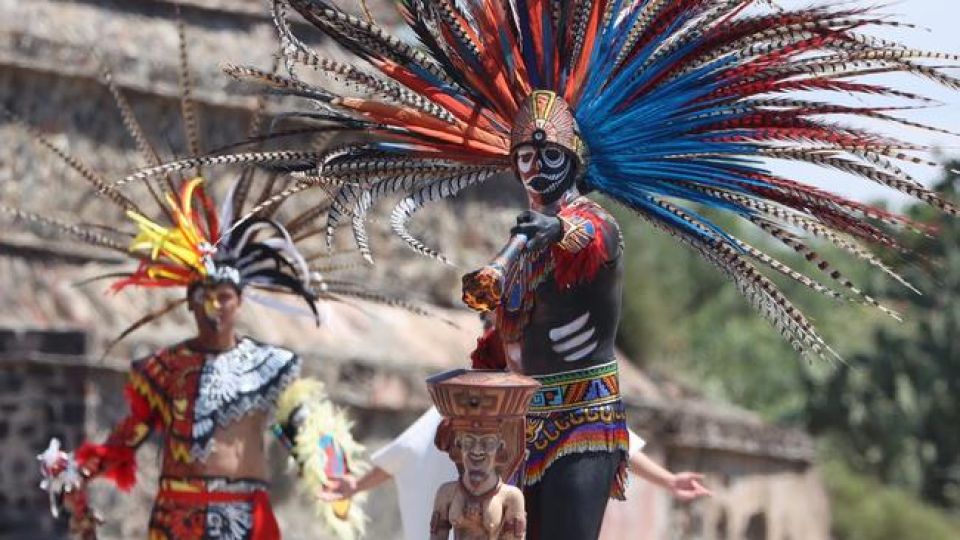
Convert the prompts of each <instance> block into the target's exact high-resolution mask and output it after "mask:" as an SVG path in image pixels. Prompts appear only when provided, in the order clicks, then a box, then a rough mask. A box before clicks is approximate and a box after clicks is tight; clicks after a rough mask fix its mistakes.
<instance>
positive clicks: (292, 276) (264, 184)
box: [0, 20, 428, 347]
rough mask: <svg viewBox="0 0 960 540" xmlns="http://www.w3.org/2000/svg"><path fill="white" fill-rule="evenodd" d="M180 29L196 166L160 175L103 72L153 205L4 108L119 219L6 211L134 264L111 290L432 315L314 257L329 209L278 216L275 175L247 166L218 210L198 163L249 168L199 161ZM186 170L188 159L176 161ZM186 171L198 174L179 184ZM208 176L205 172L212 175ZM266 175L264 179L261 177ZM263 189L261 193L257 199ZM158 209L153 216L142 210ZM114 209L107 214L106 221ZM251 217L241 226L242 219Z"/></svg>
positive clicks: (313, 309) (287, 156)
mask: <svg viewBox="0 0 960 540" xmlns="http://www.w3.org/2000/svg"><path fill="white" fill-rule="evenodd" d="M178 30H179V32H180V61H181V62H180V64H181V65H180V80H181V109H182V118H183V124H184V127H185V138H186V141H187V145H188V147H189V150H190V153H191V155H192V156H193V157H192V158H190V159H188V160H187V162H189V163H191V165H190V166H179V167H173V168H171V170H163V172H162V173H161V174H155V173H151V172H149V171H156V170H157V169H158V168H159V169H164V165H162V164H161V160H160V158H159V156H158V153H157V152H156V150H155V149H154V148H153V146H152V145H151V144H150V143H149V140H148V138H147V137H146V135H145V133H144V130H143V129H142V127H141V125H140V123H139V122H138V120H137V118H136V117H135V116H134V114H133V111H132V109H131V107H130V105H129V103H128V102H127V100H126V98H125V97H124V95H123V93H122V92H121V91H120V89H119V87H118V85H117V84H116V83H115V82H114V79H113V76H112V74H111V72H110V71H109V70H107V69H106V68H104V71H103V74H102V75H103V80H104V82H105V83H106V86H107V88H108V90H109V91H110V93H111V94H112V95H113V97H114V100H115V101H116V104H117V106H118V108H119V111H120V114H121V116H122V119H123V123H124V126H125V127H126V128H127V130H128V132H129V134H130V135H131V137H132V139H133V140H134V141H135V143H136V145H137V147H138V149H139V151H140V154H141V155H142V156H143V158H144V159H145V160H146V161H147V163H149V164H150V167H149V168H148V169H147V171H148V172H146V173H142V172H138V173H135V174H134V175H133V176H134V177H137V178H140V179H142V180H143V183H144V184H145V185H146V187H147V191H148V193H149V197H150V200H147V201H145V202H138V201H136V200H135V199H136V197H134V196H133V195H132V194H130V193H127V192H126V191H125V190H123V189H122V187H121V185H122V183H123V182H118V183H114V184H111V183H110V182H108V181H107V180H106V179H105V178H104V177H103V176H102V175H101V174H99V173H98V172H96V171H94V170H93V169H91V168H90V167H88V166H86V165H85V164H84V163H83V162H82V161H81V160H80V159H79V158H77V157H75V156H72V155H69V154H67V153H66V152H65V151H63V150H62V149H60V148H58V147H57V146H56V145H54V144H53V143H51V142H50V141H49V140H48V139H47V138H45V137H44V136H43V135H42V134H41V133H40V132H39V131H38V130H36V129H35V128H33V127H31V126H30V125H29V124H28V123H26V122H22V121H21V120H20V119H19V118H17V116H16V115H15V114H14V113H12V112H11V111H7V110H2V109H0V111H2V112H3V113H4V114H5V115H6V116H7V117H8V118H9V119H11V120H13V121H15V122H18V123H20V124H21V125H22V126H23V129H24V130H25V131H27V132H28V133H29V134H31V135H32V137H33V138H34V139H35V140H36V141H37V142H38V143H39V144H41V145H42V146H44V147H46V148H47V149H48V150H50V151H52V152H53V153H54V154H56V155H57V156H58V157H59V158H61V159H62V160H63V161H64V162H65V163H66V164H67V165H68V166H69V167H70V168H72V169H73V170H74V171H75V172H76V173H78V174H79V175H80V176H81V177H82V178H83V179H84V180H85V181H86V182H87V183H88V184H89V185H90V186H91V187H92V188H93V190H94V192H95V193H96V194H97V195H99V196H100V197H101V198H102V199H103V200H106V201H107V202H108V203H110V205H111V206H113V207H114V208H116V209H118V210H119V213H118V214H117V215H119V216H120V217H119V218H117V219H115V220H112V221H110V222H108V223H102V222H101V223H96V224H91V223H80V222H77V220H76V219H73V220H71V219H66V218H63V219H61V218H58V217H53V216H51V215H48V214H41V213H35V212H30V211H27V210H24V209H21V208H15V207H12V206H8V205H5V204H0V213H4V214H7V215H9V216H12V217H14V218H18V219H20V220H22V221H25V222H28V223H33V224H36V225H40V226H41V227H43V228H46V229H52V230H54V231H56V232H58V233H61V234H66V235H68V236H71V237H73V238H75V239H78V240H79V241H81V242H84V243H86V244H89V245H93V246H96V247H99V248H105V249H108V250H110V251H112V252H114V253H118V254H121V255H122V256H123V257H124V258H125V259H128V260H132V261H133V262H134V263H136V266H135V267H133V268H132V269H130V270H128V271H121V272H112V273H110V274H107V275H104V276H100V277H98V278H95V279H101V278H108V279H115V281H114V282H113V285H112V287H111V288H112V290H114V291H117V290H121V289H124V288H126V287H144V288H157V287H187V288H189V287H192V286H196V285H203V284H219V283H229V284H232V285H234V286H235V287H237V289H238V290H239V289H256V291H248V292H246V293H245V294H246V296H247V297H249V298H250V299H252V300H253V301H255V302H259V303H263V304H265V305H267V306H269V307H274V308H278V309H281V310H283V311H289V312H295V313H303V312H304V311H305V310H302V309H299V308H298V307H295V306H292V305H289V304H287V303H286V302H282V301H278V300H276V299H273V298H271V297H270V296H268V295H263V294H261V292H269V293H281V294H292V295H294V296H296V297H299V298H300V299H302V300H303V301H304V302H305V303H306V304H307V307H308V308H309V313H311V314H312V315H313V316H314V317H315V318H317V320H318V322H319V314H318V310H317V305H316V304H317V302H318V301H319V300H335V301H344V300H347V299H348V298H358V299H362V300H369V301H373V302H379V303H385V304H388V305H392V306H397V307H401V308H403V309H407V310H409V311H412V312H414V313H418V314H428V312H426V311H425V310H423V309H421V308H419V307H418V306H416V305H411V304H409V303H407V302H405V301H402V300H396V299H392V298H386V297H383V296H381V295H379V294H377V293H374V292H371V291H370V289H369V288H368V287H367V286H365V285H363V284H361V283H357V282H354V281H351V280H349V279H343V278H340V277H336V273H337V272H339V271H342V270H349V269H353V268H356V266H357V263H356V262H352V261H349V260H348V259H345V258H344V257H342V256H341V254H332V255H331V254H328V253H327V252H326V250H325V249H320V246H318V247H317V248H314V249H312V250H311V251H310V252H309V253H308V252H307V251H306V246H308V245H309V243H310V241H311V240H312V239H316V238H317V237H318V234H322V232H323V230H322V229H318V228H316V227H312V226H311V224H312V222H313V221H314V220H315V219H316V218H317V216H319V215H322V214H323V213H324V212H325V211H326V208H327V207H328V206H329V204H319V205H312V206H310V207H309V208H307V209H305V210H303V211H301V212H300V213H296V214H293V215H292V217H288V218H287V219H281V217H280V214H281V212H279V210H280V205H281V203H282V202H283V197H278V194H279V193H281V192H283V189H282V186H279V185H278V182H277V178H278V176H279V174H280V171H279V170H274V171H270V172H269V173H268V174H265V175H264V174H258V172H257V171H255V170H254V169H252V168H249V167H248V168H246V169H244V170H243V172H242V173H241V174H240V175H239V177H234V181H233V183H232V187H231V189H230V190H229V191H227V190H221V193H222V192H224V191H226V193H225V194H224V196H223V197H222V202H221V203H220V204H219V205H217V204H215V202H214V197H213V195H211V193H210V189H209V188H210V182H209V181H205V180H204V179H203V176H200V172H201V171H200V167H201V166H202V165H207V164H234V163H238V162H239V163H241V164H242V163H243V160H237V159H222V160H211V159H209V158H207V157H203V156H202V155H201V142H200V137H199V128H198V122H197V115H196V113H195V111H194V109H195V107H194V104H193V100H192V97H191V82H190V74H189V70H188V68H187V48H186V41H185V36H184V33H183V24H182V22H180V21H179V20H178ZM263 106H264V101H263V99H262V98H261V99H260V103H259V106H258V109H257V110H256V111H255V113H254V115H253V118H252V121H251V125H250V128H249V135H250V137H251V138H252V139H253V140H256V136H258V135H259V134H260V132H261V131H262V127H261V124H262V123H263V116H264V115H263V114H262V113H263ZM254 154H256V155H262V156H268V157H269V159H265V161H269V162H271V163H289V162H299V161H301V160H303V159H307V158H311V159H315V158H316V156H317V155H318V154H317V153H316V152H255V153H254ZM180 163H181V164H182V163H183V162H180ZM181 171H188V172H193V173H194V174H196V176H193V177H188V178H187V179H185V178H183V177H182V176H181V175H180V174H179V173H180V172H181ZM208 172H209V171H208ZM264 177H265V178H264ZM255 188H256V189H257V191H258V192H259V195H256V196H255V195H254V193H252V192H253V191H254V189H255ZM148 204H149V205H152V206H153V207H154V208H152V209H151V210H147V209H145V206H146V205H148ZM110 214H111V213H110V212H109V211H107V212H101V217H102V218H103V220H107V219H108V216H109V215H110ZM240 216H245V218H244V219H243V220H242V221H241V220H239V219H238V218H239V217H240ZM185 301H186V298H185V297H183V298H181V299H179V300H176V301H172V302H170V303H168V304H166V305H165V306H164V307H162V308H161V309H158V310H156V311H153V312H151V313H149V314H147V315H145V316H144V317H143V318H141V319H140V320H138V321H136V322H135V323H134V324H132V325H131V326H130V327H128V328H127V329H126V330H125V331H124V332H122V333H121V334H120V336H119V337H118V338H117V339H116V340H114V342H113V343H112V344H111V347H112V346H113V344H115V343H116V342H117V341H119V340H120V339H123V338H124V337H125V336H127V335H129V334H130V333H131V332H133V331H134V330H136V329H138V328H140V327H142V326H144V325H145V324H147V323H149V322H150V321H152V320H155V319H156V318H158V317H160V316H163V315H165V314H167V313H169V312H171V311H172V310H173V309H174V308H176V307H178V306H180V305H182V304H183V303H184V302H185Z"/></svg>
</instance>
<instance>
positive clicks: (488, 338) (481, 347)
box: [470, 328, 507, 370]
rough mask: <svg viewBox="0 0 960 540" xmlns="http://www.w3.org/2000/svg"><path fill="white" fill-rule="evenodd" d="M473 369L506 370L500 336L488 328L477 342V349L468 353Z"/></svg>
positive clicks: (505, 359) (505, 360) (494, 330)
mask: <svg viewBox="0 0 960 540" xmlns="http://www.w3.org/2000/svg"><path fill="white" fill-rule="evenodd" d="M470 367H472V368H473V369H501V370H502V369H507V357H506V355H505V354H504V352H503V344H502V343H501V342H500V334H499V333H497V331H496V329H494V328H490V329H488V330H487V331H485V332H484V333H483V335H482V336H480V339H478V340H477V348H476V349H474V350H473V352H472V353H470Z"/></svg>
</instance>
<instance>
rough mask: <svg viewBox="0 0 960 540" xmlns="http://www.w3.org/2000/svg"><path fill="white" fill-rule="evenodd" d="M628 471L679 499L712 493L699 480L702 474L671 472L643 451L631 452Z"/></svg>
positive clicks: (690, 499) (690, 498)
mask: <svg viewBox="0 0 960 540" xmlns="http://www.w3.org/2000/svg"><path fill="white" fill-rule="evenodd" d="M628 467H629V469H630V472H632V473H633V474H636V475H637V476H639V477H640V478H643V479H644V480H647V481H649V482H652V483H654V484H656V485H658V486H660V487H662V488H664V489H666V490H668V491H670V493H671V494H672V495H673V497H674V498H675V499H677V500H679V501H683V502H688V501H693V500H695V499H699V498H700V497H706V496H710V495H712V493H711V492H710V490H708V489H707V488H705V487H704V486H703V485H702V484H701V483H700V481H701V480H703V475H702V474H699V473H692V472H679V473H672V472H670V471H668V470H667V469H665V468H663V467H662V466H660V465H659V464H657V463H656V462H654V461H653V460H652V459H650V458H649V457H648V456H647V455H646V454H644V453H643V452H632V453H631V454H630V461H629V463H628Z"/></svg>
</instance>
